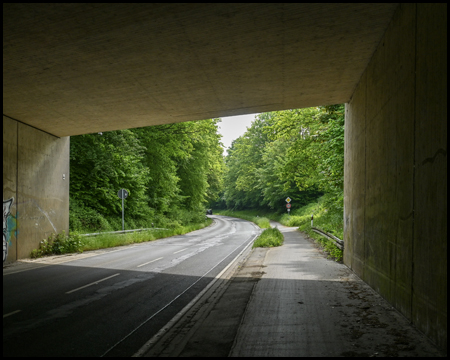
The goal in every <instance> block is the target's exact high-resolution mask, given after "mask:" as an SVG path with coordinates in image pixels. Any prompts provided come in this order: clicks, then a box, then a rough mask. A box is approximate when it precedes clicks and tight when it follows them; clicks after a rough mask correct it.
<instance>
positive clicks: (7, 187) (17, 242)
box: [3, 116, 70, 263]
mask: <svg viewBox="0 0 450 360" xmlns="http://www.w3.org/2000/svg"><path fill="white" fill-rule="evenodd" d="M69 145H70V138H69V137H63V138H58V137H55V136H53V135H50V134H47V133H45V132H43V131H40V130H37V129H35V128H33V127H30V126H28V125H25V124H22V123H20V122H18V121H15V120H14V119H11V118H8V117H5V116H3V263H9V262H12V261H15V260H17V259H21V258H27V257H29V256H30V252H31V250H32V249H35V248H37V247H38V246H39V242H40V241H41V240H42V239H44V238H47V237H48V236H49V235H50V234H51V233H60V232H62V231H63V230H64V231H65V232H66V233H68V230H69Z"/></svg>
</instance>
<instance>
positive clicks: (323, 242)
mask: <svg viewBox="0 0 450 360" xmlns="http://www.w3.org/2000/svg"><path fill="white" fill-rule="evenodd" d="M292 206H293V209H292V211H291V214H290V215H288V214H286V213H285V214H283V215H280V214H277V213H269V212H264V211H258V210H241V211H231V210H218V211H215V214H217V215H226V216H234V217H238V218H241V219H245V220H249V221H253V222H254V223H257V224H258V222H257V221H261V222H262V219H270V220H273V221H278V222H280V223H281V224H283V225H285V226H297V227H298V228H299V230H300V231H302V232H304V233H306V234H307V235H308V236H309V237H310V238H312V239H314V241H315V242H316V243H317V244H318V245H320V246H321V247H322V248H323V249H324V250H325V251H326V252H327V253H328V254H329V257H330V258H334V259H335V260H336V261H342V258H343V252H342V250H341V249H339V248H338V247H337V246H336V245H335V244H334V243H333V242H332V241H330V240H328V239H327V238H325V237H323V236H321V235H319V234H317V233H315V232H314V231H312V230H311V214H314V227H317V228H319V229H321V230H324V231H326V232H328V233H331V234H333V235H335V236H337V237H338V238H339V239H343V238H344V219H343V214H342V211H336V210H335V211H332V210H329V209H328V207H329V206H328V204H327V202H326V197H321V198H319V199H318V200H317V201H315V202H312V203H310V204H308V205H305V206H303V207H301V208H298V209H296V208H295V204H292ZM258 215H259V218H257V217H256V216H258ZM255 219H260V220H255ZM258 225H259V224H258ZM260 227H262V226H260ZM267 227H269V226H267Z"/></svg>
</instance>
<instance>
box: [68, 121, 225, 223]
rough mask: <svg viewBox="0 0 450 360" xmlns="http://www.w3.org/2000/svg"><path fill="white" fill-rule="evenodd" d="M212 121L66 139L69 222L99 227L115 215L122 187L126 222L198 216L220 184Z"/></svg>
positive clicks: (220, 167) (186, 219)
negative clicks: (68, 145) (126, 194)
mask: <svg viewBox="0 0 450 360" xmlns="http://www.w3.org/2000/svg"><path fill="white" fill-rule="evenodd" d="M219 121H220V120H219V119H209V120H203V121H197V122H186V123H177V124H170V125H160V126H152V127H145V128H138V129H131V130H120V131H110V132H105V133H103V134H102V135H100V134H88V135H81V136H74V137H72V138H71V182H70V194H71V214H72V215H73V216H72V217H71V227H72V228H75V227H77V228H88V227H91V228H95V227H102V226H103V227H105V226H106V225H105V224H106V223H107V222H108V221H110V222H111V221H112V222H114V221H115V219H118V216H117V215H118V214H120V212H121V201H120V200H119V199H118V197H117V192H118V190H119V189H121V188H125V189H126V190H128V191H129V194H130V195H129V197H128V198H127V199H126V204H125V207H126V213H127V219H128V221H129V222H131V224H132V225H131V226H135V225H136V224H138V223H139V224H147V225H149V224H151V223H154V222H156V223H161V222H164V221H165V220H164V219H169V220H170V219H172V223H174V224H175V223H176V222H177V221H178V223H180V222H189V221H196V220H200V219H204V209H205V207H206V205H207V204H208V202H213V201H215V200H217V198H218V197H219V194H220V192H221V191H222V186H223V178H222V174H223V171H224V161H223V156H222V152H223V148H222V145H221V143H220V135H219V134H218V133H217V124H218V122H219ZM81 218H83V220H82V221H81V220H80V219H81ZM95 219H97V220H96V221H94V220H95ZM105 219H108V221H107V220H105ZM169 220H167V221H169ZM173 221H175V222H173ZM102 224H103V225H102ZM133 224H134V225H133ZM142 226H143V225H142Z"/></svg>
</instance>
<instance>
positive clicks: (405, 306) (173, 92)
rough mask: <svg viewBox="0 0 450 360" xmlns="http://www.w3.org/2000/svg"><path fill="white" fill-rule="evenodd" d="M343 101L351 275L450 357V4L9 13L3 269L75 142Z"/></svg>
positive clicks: (34, 222)
mask: <svg viewBox="0 0 450 360" xmlns="http://www.w3.org/2000/svg"><path fill="white" fill-rule="evenodd" d="M344 102H345V103H347V106H346V135H345V136H346V148H345V199H344V205H345V214H344V224H345V239H344V240H345V244H346V245H345V246H346V250H345V255H344V261H345V263H346V264H347V265H348V266H349V267H351V268H352V269H353V270H354V271H355V272H356V273H357V274H358V275H359V276H360V277H361V278H362V279H363V280H365V281H366V282H367V283H368V284H369V285H371V286H372V287H373V288H374V289H375V290H376V291H378V292H379V293H380V294H381V295H383V296H384V297H385V298H386V299H387V300H388V301H390V302H391V303H392V304H393V305H394V306H395V307H396V308H397V309H399V310H400V311H401V312H402V313H403V314H404V315H405V316H406V317H408V318H409V319H410V320H411V321H412V322H413V323H415V324H416V326H417V327H418V328H419V329H420V330H421V331H423V332H424V333H426V334H427V335H428V336H429V337H430V338H431V339H433V340H434V341H435V342H436V344H438V346H439V347H441V348H442V349H445V351H446V348H447V6H446V4H409V5H404V4H402V5H398V4H326V5H323V4H259V5H254V4H218V5H204V4H197V5H191V4H188V5H186V4H185V5H172V4H168V5H165V4H160V5H150V4H143V5H141V4H114V5H111V4H57V5H54V4H44V5H42V4H4V5H3V201H4V203H3V218H4V221H3V242H4V252H3V253H4V263H5V262H6V263H8V262H11V261H14V260H16V259H20V258H24V257H28V256H29V253H30V250H31V249H32V248H35V247H37V245H38V243H39V241H40V240H41V239H43V238H44V237H47V236H48V235H49V234H50V233H51V232H61V231H62V230H66V231H67V230H68V205H69V186H68V184H69V178H70V176H69V175H70V174H69V141H70V140H69V136H70V135H78V134H85V133H92V132H99V131H108V130H117V129H124V128H133V127H141V126H149V125H156V124H163V123H173V122H180V121H189V120H200V119H205V118H212V117H221V116H229V115H237V114H245V113H255V112H265V111H273V110H283V109H289V108H299V107H309V106H317V105H327V104H336V103H344ZM5 244H6V245H5Z"/></svg>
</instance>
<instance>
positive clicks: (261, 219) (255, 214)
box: [215, 210, 270, 229]
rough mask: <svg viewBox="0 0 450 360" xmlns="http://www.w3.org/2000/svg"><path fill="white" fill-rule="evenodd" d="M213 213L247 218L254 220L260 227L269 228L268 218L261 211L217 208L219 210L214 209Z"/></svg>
mask: <svg viewBox="0 0 450 360" xmlns="http://www.w3.org/2000/svg"><path fill="white" fill-rule="evenodd" d="M215 214H216V215H224V216H232V217H237V218H239V219H244V220H248V221H251V222H254V223H255V224H256V225H258V226H259V227H260V228H261V229H268V228H270V220H269V218H268V217H266V216H264V215H265V213H262V212H260V211H257V210H240V211H232V210H219V211H216V212H215ZM260 215H261V216H260Z"/></svg>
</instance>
